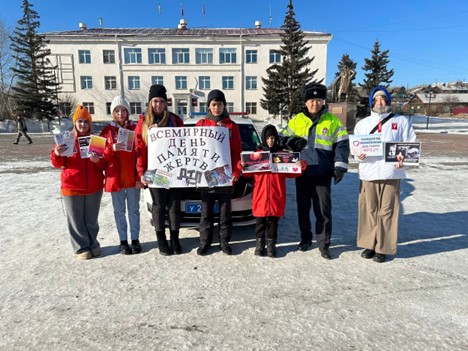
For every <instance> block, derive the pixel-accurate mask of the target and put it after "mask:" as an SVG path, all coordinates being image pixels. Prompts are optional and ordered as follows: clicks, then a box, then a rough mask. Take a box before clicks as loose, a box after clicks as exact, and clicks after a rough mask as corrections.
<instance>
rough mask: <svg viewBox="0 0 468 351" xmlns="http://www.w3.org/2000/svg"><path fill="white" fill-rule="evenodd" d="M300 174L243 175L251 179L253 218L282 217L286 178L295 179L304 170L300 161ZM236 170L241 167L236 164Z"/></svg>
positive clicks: (266, 173)
mask: <svg viewBox="0 0 468 351" xmlns="http://www.w3.org/2000/svg"><path fill="white" fill-rule="evenodd" d="M301 163H302V171H301V173H271V172H258V173H243V174H242V175H243V176H244V177H253V178H254V185H253V193H252V213H253V215H254V216H255V217H283V216H284V209H285V207H286V178H297V177H299V176H300V175H301V174H302V173H303V172H304V170H305V169H306V163H305V161H304V160H301ZM237 168H238V170H242V165H241V163H240V162H239V163H238V164H237Z"/></svg>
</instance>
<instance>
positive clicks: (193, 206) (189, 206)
mask: <svg viewBox="0 0 468 351" xmlns="http://www.w3.org/2000/svg"><path fill="white" fill-rule="evenodd" d="M201 209H202V203H201V202H186V203H185V213H201ZM214 212H215V213H219V204H218V203H217V202H216V203H215V206H214Z"/></svg>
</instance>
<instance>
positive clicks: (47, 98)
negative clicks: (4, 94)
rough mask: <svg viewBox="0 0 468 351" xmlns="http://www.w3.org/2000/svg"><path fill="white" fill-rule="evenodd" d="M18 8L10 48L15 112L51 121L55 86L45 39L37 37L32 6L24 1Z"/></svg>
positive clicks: (37, 26)
mask: <svg viewBox="0 0 468 351" xmlns="http://www.w3.org/2000/svg"><path fill="white" fill-rule="evenodd" d="M21 7H22V8H23V17H22V18H21V19H20V20H19V21H18V25H17V26H16V28H15V30H14V32H13V36H12V37H11V41H12V44H11V48H12V51H13V52H14V55H15V57H16V59H17V66H16V67H13V68H12V70H13V73H14V74H15V78H16V84H15V85H14V86H13V87H12V89H13V95H14V98H15V101H16V110H17V112H22V113H24V115H25V116H24V117H25V118H31V117H36V118H38V119H40V120H42V119H52V118H53V117H54V116H55V115H56V106H55V105H54V103H53V100H54V96H55V94H56V87H57V82H56V81H55V76H54V74H53V69H54V67H51V64H50V62H48V61H47V56H48V55H50V50H49V49H46V47H45V44H47V41H46V40H45V39H44V38H45V37H44V36H43V35H39V34H38V33H37V29H38V28H39V25H40V22H39V15H38V14H37V12H36V11H34V10H33V8H32V7H33V5H32V4H31V3H30V2H29V1H28V0H23V5H22V6H21Z"/></svg>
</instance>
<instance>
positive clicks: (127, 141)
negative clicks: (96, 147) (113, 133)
mask: <svg viewBox="0 0 468 351" xmlns="http://www.w3.org/2000/svg"><path fill="white" fill-rule="evenodd" d="M134 140H135V132H134V131H133V130H129V129H125V128H119V132H118V134H117V142H118V143H123V144H124V145H125V149H124V150H122V151H127V152H131V151H132V149H133V143H134Z"/></svg>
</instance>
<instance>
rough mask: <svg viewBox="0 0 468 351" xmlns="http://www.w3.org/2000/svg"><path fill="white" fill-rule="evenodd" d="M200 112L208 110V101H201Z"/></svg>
mask: <svg viewBox="0 0 468 351" xmlns="http://www.w3.org/2000/svg"><path fill="white" fill-rule="evenodd" d="M199 105H200V112H203V113H207V112H208V105H207V103H206V102H200V103H199Z"/></svg>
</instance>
